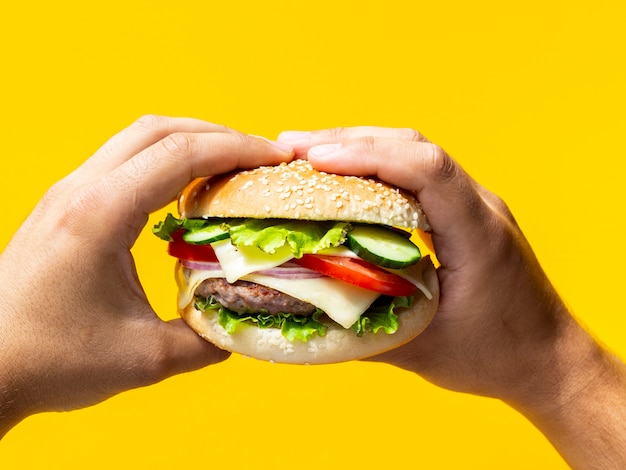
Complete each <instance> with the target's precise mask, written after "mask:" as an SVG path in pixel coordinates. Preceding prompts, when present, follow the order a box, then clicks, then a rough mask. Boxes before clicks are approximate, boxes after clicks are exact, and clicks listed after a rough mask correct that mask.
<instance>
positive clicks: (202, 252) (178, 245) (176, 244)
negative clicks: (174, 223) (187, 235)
mask: <svg viewBox="0 0 626 470" xmlns="http://www.w3.org/2000/svg"><path fill="white" fill-rule="evenodd" d="M182 234H183V232H182V231H180V232H176V233H174V234H172V238H173V241H171V242H169V244H168V245H167V252H168V253H169V254H170V255H171V256H174V257H176V258H178V259H186V260H189V261H213V262H216V261H217V256H215V251H213V248H212V247H211V245H190V244H189V243H187V242H186V241H184V240H183V238H182Z"/></svg>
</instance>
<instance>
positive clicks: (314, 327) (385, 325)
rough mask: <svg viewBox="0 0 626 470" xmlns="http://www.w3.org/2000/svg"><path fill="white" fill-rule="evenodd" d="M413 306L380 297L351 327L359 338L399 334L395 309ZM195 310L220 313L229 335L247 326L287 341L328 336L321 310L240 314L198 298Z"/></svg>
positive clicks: (410, 299)
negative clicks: (274, 330)
mask: <svg viewBox="0 0 626 470" xmlns="http://www.w3.org/2000/svg"><path fill="white" fill-rule="evenodd" d="M412 303H413V297H388V296H381V297H379V298H378V299H376V301H375V302H374V303H373V304H372V306H371V307H370V308H369V309H368V310H367V311H366V312H365V313H364V314H363V315H361V317H360V318H359V320H357V321H356V323H355V324H354V325H352V327H351V328H352V331H354V332H355V334H356V335H357V336H363V335H364V334H366V333H376V332H378V331H379V330H380V329H381V328H382V329H383V331H384V332H385V333H386V334H389V335H390V334H393V333H395V332H396V331H398V315H397V314H396V313H395V312H394V310H395V309H396V308H406V307H410V306H411V305H412ZM195 307H196V308H197V309H198V310H201V311H203V312H206V311H207V310H217V311H218V322H219V324H220V325H221V326H222V327H223V328H224V329H225V330H226V332H227V333H228V334H233V333H235V332H236V331H237V330H238V329H239V328H240V327H242V326H244V325H248V326H256V327H258V328H280V330H281V333H282V335H283V336H284V337H285V338H287V340H289V341H292V342H293V341H304V342H307V341H309V340H310V339H311V338H312V337H313V336H315V335H316V334H317V335H319V336H325V335H326V330H327V329H328V328H327V326H325V325H324V324H323V323H321V322H320V321H319V320H320V317H321V316H322V315H323V314H324V312H323V311H322V310H320V309H318V310H317V312H315V313H314V314H313V315H312V316H310V317H307V316H304V315H294V314H291V313H279V314H278V315H271V314H269V313H267V312H261V313H244V314H239V313H237V312H233V311H232V310H229V309H227V308H226V307H224V306H222V305H221V304H220V303H218V302H216V301H215V300H214V299H213V298H212V297H208V298H205V297H196V303H195Z"/></svg>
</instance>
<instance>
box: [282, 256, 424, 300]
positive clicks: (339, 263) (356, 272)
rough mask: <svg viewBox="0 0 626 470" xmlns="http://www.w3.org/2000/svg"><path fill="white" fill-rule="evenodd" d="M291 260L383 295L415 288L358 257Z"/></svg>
mask: <svg viewBox="0 0 626 470" xmlns="http://www.w3.org/2000/svg"><path fill="white" fill-rule="evenodd" d="M292 262H294V263H297V264H299V265H300V266H303V267H305V268H309V269H312V270H313V271H317V272H318V273H321V274H324V275H325V276H328V277H332V278H335V279H339V280H340V281H343V282H346V283H348V284H352V285H355V286H359V287H363V288H364V289H368V290H373V291H376V292H380V293H381V294H385V295H392V296H401V295H411V294H413V292H415V289H416V288H415V286H414V285H413V284H411V283H410V282H409V281H407V280H406V279H404V278H402V277H400V276H397V275H396V274H394V273H390V272H389V271H385V270H384V269H380V268H379V267H378V266H375V265H373V264H371V263H368V262H367V261H363V260H360V259H355V258H347V257H344V256H325V255H303V256H302V258H299V259H293V260H292Z"/></svg>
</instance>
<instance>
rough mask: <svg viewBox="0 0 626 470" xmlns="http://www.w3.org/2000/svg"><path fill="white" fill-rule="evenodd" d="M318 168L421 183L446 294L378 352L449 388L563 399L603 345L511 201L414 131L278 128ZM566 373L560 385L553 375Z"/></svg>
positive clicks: (413, 185) (414, 185)
mask: <svg viewBox="0 0 626 470" xmlns="http://www.w3.org/2000/svg"><path fill="white" fill-rule="evenodd" d="M279 141H283V142H285V143H288V144H289V145H292V146H294V148H295V149H296V152H297V154H299V155H300V156H306V158H308V159H309V160H310V161H311V163H312V164H313V166H314V167H316V168H317V169H319V170H323V171H328V172H335V173H341V174H351V175H376V176H377V177H379V178H380V179H382V180H385V181H387V182H389V183H391V184H394V185H396V186H399V187H402V188H405V189H408V190H410V191H414V192H415V194H416V195H417V197H418V199H419V200H420V202H421V203H422V206H423V209H424V211H425V213H426V215H427V216H428V218H429V221H430V224H431V225H432V237H433V243H434V246H435V250H436V254H437V258H438V260H439V262H440V263H441V266H440V267H439V269H438V275H439V280H440V283H441V302H440V307H439V310H438V312H437V314H436V316H435V318H434V320H433V322H432V323H431V325H430V326H429V327H428V328H427V329H426V331H425V332H424V333H422V334H421V335H420V336H419V337H418V338H416V339H415V340H414V341H412V342H411V343H409V344H408V345H406V346H404V347H402V348H399V349H396V350H394V351H391V352H389V353H386V354H384V355H382V356H380V357H377V358H376V360H381V361H385V362H389V363H391V364H395V365H397V366H400V367H403V368H405V369H408V370H411V371H414V372H417V373H419V374H420V375H422V376H423V377H425V378H426V379H428V380H430V381H432V382H433V383H435V384H438V385H440V386H442V387H445V388H448V389H452V390H456V391H463V392H469V393H474V394H479V395H487V396H492V397H498V398H502V399H504V400H508V401H511V402H513V403H518V404H525V405H526V404H528V401H529V400H531V401H534V400H536V399H537V397H539V398H540V399H541V400H545V399H546V398H550V399H554V400H557V399H558V400H566V399H567V397H566V396H563V394H566V395H570V394H575V393H576V391H577V390H579V389H580V388H581V387H584V386H585V384H586V383H587V382H586V381H587V380H589V375H588V373H589V372H590V371H591V372H592V374H591V375H593V373H597V370H595V369H582V370H583V371H584V372H582V373H581V372H576V370H577V369H576V368H575V367H572V366H573V365H574V364H576V361H577V360H578V359H580V358H584V359H585V360H588V359H589V356H590V355H591V356H593V354H594V352H595V351H596V350H597V347H596V346H595V343H594V342H593V341H592V340H591V338H589V337H588V335H586V333H584V332H583V331H582V329H581V328H580V327H579V326H578V325H577V323H576V322H575V321H574V319H573V318H572V316H571V315H570V314H569V313H568V311H567V309H566V307H565V305H564V303H563V302H562V300H561V299H560V298H559V296H558V294H557V293H556V291H555V289H554V288H553V286H552V285H551V283H550V282H549V280H548V279H547V277H546V275H545V274H544V272H543V271H542V269H541V267H540V265H539V263H538V261H537V259H536V258H535V255H534V254H533V252H532V250H531V248H530V246H529V244H528V242H527V241H526V239H525V238H524V235H523V234H522V231H521V230H520V228H519V226H518V225H517V223H516V222H515V219H514V218H513V216H512V214H511V213H510V211H509V210H508V208H507V207H506V205H505V204H504V202H503V201H502V200H501V199H500V198H499V197H497V196H495V195H494V194H492V193H490V192H489V191H487V190H486V189H485V188H483V187H482V186H481V185H479V184H478V183H477V182H476V181H474V180H473V179H472V178H471V177H470V176H469V175H468V174H467V173H466V172H465V171H463V169H462V168H461V167H460V166H459V165H458V164H457V163H456V162H455V161H454V160H453V159H452V158H450V156H448V154H447V153H446V152H445V151H444V150H442V149H441V148H440V147H439V146H437V145H435V144H433V143H431V142H429V141H428V140H427V139H426V138H425V137H423V136H422V135H421V134H420V133H418V132H416V131H413V130H410V129H387V128H375V127H358V128H351V129H331V130H325V131H313V132H305V133H300V132H296V133H291V132H286V133H283V134H282V135H281V136H280V137H279ZM555 373H556V374H558V375H559V376H560V377H565V378H567V386H568V388H565V389H564V388H562V386H563V383H559V384H555V383H554V377H553V376H552V374H555Z"/></svg>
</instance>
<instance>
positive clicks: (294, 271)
mask: <svg viewBox="0 0 626 470" xmlns="http://www.w3.org/2000/svg"><path fill="white" fill-rule="evenodd" d="M181 262H182V264H183V266H185V267H186V268H189V269H196V270H198V271H221V270H222V267H221V266H220V264H219V263H217V262H209V261H190V260H181ZM254 274H262V275H264V276H273V277H277V278H281V279H314V278H317V277H324V275H323V274H320V273H318V272H317V271H313V270H311V269H308V268H303V267H302V266H299V265H297V264H295V263H290V262H287V263H284V264H281V265H280V266H276V267H275V268H269V269H262V270H261V271H255V272H254Z"/></svg>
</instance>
